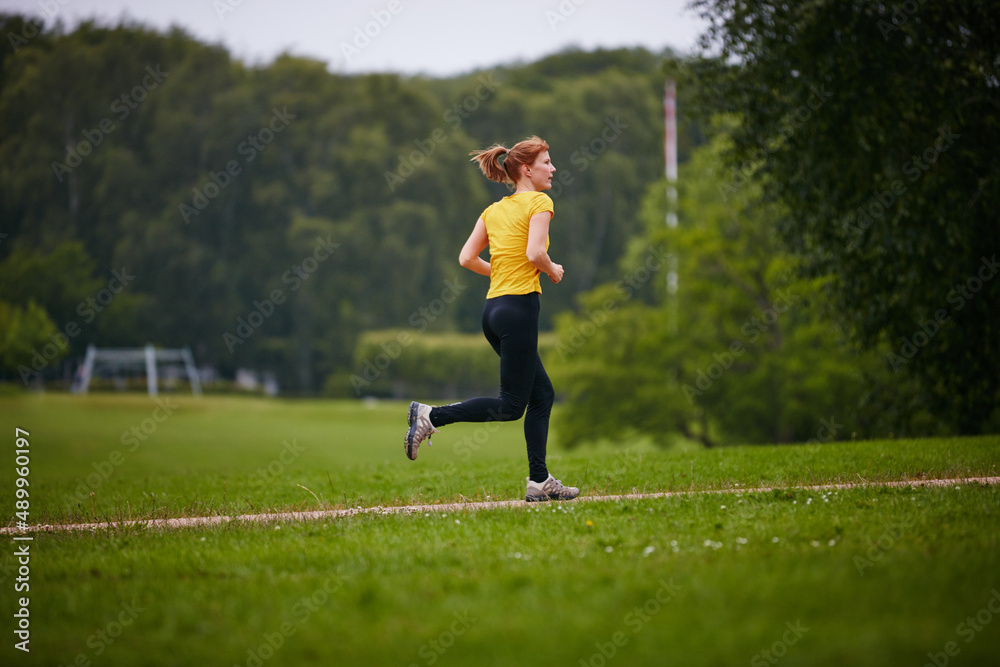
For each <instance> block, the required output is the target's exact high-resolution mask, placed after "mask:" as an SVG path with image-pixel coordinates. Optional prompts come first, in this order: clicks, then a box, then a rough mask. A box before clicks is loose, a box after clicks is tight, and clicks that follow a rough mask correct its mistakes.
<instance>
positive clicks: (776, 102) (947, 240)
mask: <svg viewBox="0 0 1000 667" xmlns="http://www.w3.org/2000/svg"><path fill="white" fill-rule="evenodd" d="M694 4H695V6H696V8H698V9H699V10H700V11H701V13H702V16H703V17H704V18H705V19H706V20H707V21H709V23H710V28H709V30H708V31H707V33H706V35H705V37H704V47H705V48H704V52H703V55H702V57H701V58H700V59H697V60H695V61H693V62H690V63H685V64H683V66H681V67H680V68H679V70H680V71H679V76H680V77H681V79H682V82H683V85H685V86H688V87H690V88H691V89H692V90H693V91H694V93H695V94H694V95H693V97H692V100H691V104H690V105H688V107H687V111H688V112H690V113H692V114H695V115H696V116H699V117H704V116H705V115H706V114H711V113H716V112H719V111H723V112H731V113H734V114H736V115H738V117H739V118H740V124H739V126H738V127H737V128H736V129H735V130H734V131H733V133H732V136H733V148H732V151H731V152H730V153H729V155H728V169H729V170H730V171H729V173H730V177H729V178H728V180H727V181H725V182H724V184H723V187H722V189H720V193H719V196H720V197H723V198H724V197H725V196H726V195H727V193H728V192H729V191H730V190H733V189H738V188H739V186H740V184H741V183H742V182H744V181H746V180H751V179H752V180H759V181H760V182H761V183H762V185H763V188H764V195H765V198H766V199H767V200H768V201H776V202H781V204H782V205H783V207H784V213H783V214H782V216H781V218H780V220H779V221H778V223H779V224H778V229H779V230H780V233H781V236H782V239H783V241H784V243H785V245H786V247H787V248H789V249H790V250H791V251H792V252H794V254H795V256H796V258H797V260H798V264H799V265H800V267H801V268H802V270H803V272H804V275H808V276H816V277H823V278H824V279H825V280H824V283H823V284H824V287H825V289H826V293H827V294H828V296H829V304H830V307H831V311H832V312H833V313H834V314H835V316H836V317H837V318H839V319H840V321H841V322H842V323H843V324H844V325H845V328H846V329H847V330H848V331H849V332H850V333H851V335H852V338H853V340H855V341H856V342H857V343H859V344H860V345H862V346H863V347H865V348H867V349H878V348H879V347H880V346H882V349H883V352H884V359H885V363H886V364H887V366H888V367H889V368H890V369H891V370H893V371H895V372H898V373H899V374H901V375H906V376H909V377H912V378H913V379H915V380H916V381H917V382H918V386H919V390H920V394H921V398H920V401H921V402H923V403H924V404H925V405H926V406H927V407H929V409H930V410H931V412H932V413H934V414H936V415H939V416H940V417H942V418H944V419H946V420H947V421H948V422H950V423H951V424H952V425H953V427H954V428H957V429H958V430H960V431H962V432H966V433H974V432H980V431H984V430H987V429H993V428H996V427H997V426H998V425H1000V413H998V410H997V406H998V404H1000V311H998V309H997V308H996V304H997V295H998V294H1000V280H997V279H996V275H997V273H998V272H1000V266H998V265H997V260H996V253H997V252H998V250H1000V225H997V221H996V211H997V209H998V207H1000V188H998V187H997V182H998V180H997V179H998V178H1000V156H998V153H997V150H996V147H997V146H998V145H1000V114H998V113H997V109H998V108H1000V79H998V76H1000V70H998V65H1000V61H998V60H997V44H998V43H1000V16H998V14H997V12H996V5H995V3H993V2H989V1H987V0H960V1H956V2H944V3H923V2H921V3H916V2H907V3H899V4H895V5H889V4H883V3H872V2H863V1H861V0H852V1H846V2H845V1H841V0H822V1H820V2H809V3H787V4H775V3H771V2H760V1H756V0H755V1H751V2H735V1H734V0H701V1H699V2H696V3H694Z"/></svg>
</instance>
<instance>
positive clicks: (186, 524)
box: [0, 477, 1000, 535]
mask: <svg viewBox="0 0 1000 667" xmlns="http://www.w3.org/2000/svg"><path fill="white" fill-rule="evenodd" d="M956 484H986V485H996V484H1000V477H967V478H962V479H920V480H908V481H899V482H859V483H848V484H817V485H815V486H788V487H763V488H753V489H742V488H739V489H707V490H703V491H663V492H659V493H638V492H635V493H626V494H621V495H611V496H580V497H578V498H577V499H576V500H575V501H573V502H596V501H604V502H607V501H611V500H647V499H651V498H672V497H675V496H690V495H699V494H709V493H771V492H773V491H776V490H777V491H834V490H837V489H858V488H868V487H901V486H911V487H919V486H954V485H956ZM565 502H570V501H565ZM525 506H528V503H526V502H525V501H523V500H487V501H482V502H467V503H444V504H438V505H400V506H388V507H382V506H378V507H352V508H347V509H339V510H316V511H313V512H272V513H268V514H241V515H239V516H236V517H230V516H221V515H219V516H191V517H177V518H173V519H145V520H133V521H104V522H101V523H67V524H40V525H37V526H29V527H28V528H17V527H14V526H5V527H0V535H18V534H22V533H34V532H59V531H82V530H91V531H96V530H101V529H117V528H129V527H140V528H193V527H196V526H217V525H220V524H223V523H229V522H232V521H243V522H247V523H264V522H268V521H314V520H316V519H337V518H343V517H350V516H356V515H359V514H376V515H385V514H415V513H417V512H458V511H467V510H491V509H502V508H509V507H525Z"/></svg>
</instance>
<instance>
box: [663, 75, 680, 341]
mask: <svg viewBox="0 0 1000 667" xmlns="http://www.w3.org/2000/svg"><path fill="white" fill-rule="evenodd" d="M663 120H664V130H665V131H664V146H663V152H664V158H665V159H664V162H665V163H666V171H667V227H669V228H670V229H674V228H676V227H677V88H676V85H675V84H674V82H673V81H671V80H669V79H668V80H667V86H666V90H665V92H664V95H663ZM667 331H668V332H669V333H671V334H675V333H677V255H676V254H675V253H673V252H671V253H670V254H669V255H668V257H667Z"/></svg>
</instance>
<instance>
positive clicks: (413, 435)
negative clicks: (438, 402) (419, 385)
mask: <svg viewBox="0 0 1000 667" xmlns="http://www.w3.org/2000/svg"><path fill="white" fill-rule="evenodd" d="M431 408H432V406H430V405H424V404H423V403H417V402H416V401H413V402H411V403H410V411H409V412H407V413H406V423H407V424H409V425H410V428H409V429H408V430H407V431H406V437H405V438H403V449H404V450H405V451H406V456H407V457H408V458H409V459H410V460H411V461H416V460H417V450H418V449H420V443H421V442H423V441H424V438H427V444H428V445H432V444H434V443H432V442H431V433H437V432H438V430H437V429H436V428H434V425H433V424H431Z"/></svg>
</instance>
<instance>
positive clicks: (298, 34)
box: [0, 0, 704, 76]
mask: <svg viewBox="0 0 1000 667" xmlns="http://www.w3.org/2000/svg"><path fill="white" fill-rule="evenodd" d="M687 3H688V0H530V1H529V0H495V1H492V2H476V1H474V0H467V1H465V2H460V1H458V0H354V1H350V2H343V1H338V0H327V1H323V0H282V1H275V0H272V1H267V0H133V1H132V2H126V1H124V0H0V11H4V12H21V13H28V14H33V15H36V16H42V17H46V18H48V19H49V20H48V21H47V23H51V22H53V21H55V20H62V21H63V23H64V24H65V26H66V27H67V28H69V29H72V28H73V27H75V26H76V25H77V23H78V22H79V21H80V20H82V19H90V18H97V19H99V20H100V21H101V22H102V23H109V22H111V23H117V22H118V21H119V20H120V19H121V18H123V17H125V18H128V19H131V20H135V21H138V22H140V23H143V24H145V25H148V26H151V27H154V28H156V29H159V30H164V29H166V28H167V27H169V26H170V25H178V26H181V27H183V28H184V29H185V30H186V31H187V32H188V33H189V34H191V35H193V36H194V37H196V38H197V39H199V40H201V41H205V42H212V43H222V44H224V45H225V46H226V47H227V48H228V49H229V51H230V53H232V54H233V55H234V56H236V57H237V58H240V59H242V60H243V61H245V62H247V63H251V64H264V63H269V62H270V61H272V60H273V59H274V57H275V56H277V55H278V54H280V53H282V52H283V51H286V52H290V53H292V54H294V55H300V56H307V57H311V58H316V59H318V60H322V61H324V62H326V63H328V64H329V66H330V69H331V70H335V71H343V72H351V73H355V72H372V71H383V72H384V71H391V72H400V73H404V74H421V73H422V74H428V75H432V76H449V75H452V74H457V73H460V72H466V71H469V70H471V69H476V68H480V67H487V66H491V65H496V64H501V63H513V62H516V61H519V60H520V61H525V62H529V61H533V60H536V59H538V58H540V57H541V56H544V55H547V54H550V53H554V52H556V51H560V50H562V49H564V48H566V47H568V46H578V47H580V48H583V49H588V50H589V49H593V48H597V47H610V48H613V47H620V46H645V47H647V48H649V49H651V50H655V51H659V50H660V49H662V48H664V47H668V46H669V47H671V48H673V49H675V50H677V51H678V52H681V53H686V52H690V51H691V50H692V49H693V47H694V44H695V41H696V39H697V36H698V35H699V34H700V33H701V31H702V29H703V28H704V22H703V21H701V20H700V19H698V18H697V17H696V16H695V15H694V13H693V12H691V11H690V10H687V9H686V5H687Z"/></svg>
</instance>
